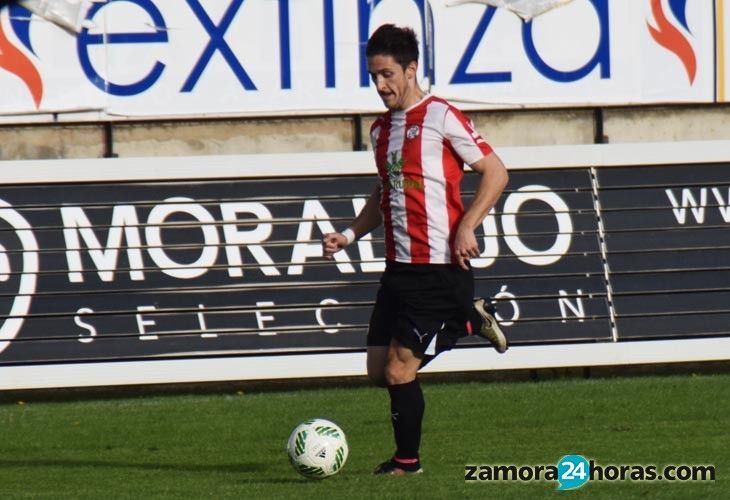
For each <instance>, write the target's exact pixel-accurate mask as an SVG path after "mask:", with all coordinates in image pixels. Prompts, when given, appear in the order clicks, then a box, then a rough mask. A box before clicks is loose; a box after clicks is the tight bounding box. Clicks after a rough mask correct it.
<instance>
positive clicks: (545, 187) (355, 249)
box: [0, 141, 730, 389]
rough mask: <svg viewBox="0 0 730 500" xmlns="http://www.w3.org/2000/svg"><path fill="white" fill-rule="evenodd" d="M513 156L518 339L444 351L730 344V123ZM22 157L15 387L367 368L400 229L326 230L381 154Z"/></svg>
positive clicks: (510, 286) (7, 253)
mask: <svg viewBox="0 0 730 500" xmlns="http://www.w3.org/2000/svg"><path fill="white" fill-rule="evenodd" d="M499 154H500V155H501V156H502V157H503V159H504V160H505V163H506V164H507V165H508V167H509V169H510V183H509V185H508V187H507V189H506V191H505V193H504V194H503V196H502V197H501V199H500V200H499V202H498V203H497V206H496V210H495V211H493V212H492V213H491V214H490V215H489V216H488V217H487V219H486V220H485V221H484V224H483V225H482V226H483V227H482V229H481V231H479V234H478V236H479V239H480V247H481V249H482V254H481V256H480V257H479V258H477V259H474V260H473V261H472V264H473V267H474V269H475V275H476V289H477V294H478V295H481V296H490V297H494V299H495V300H496V305H497V311H498V315H499V319H500V320H501V322H502V325H503V328H504V330H505V332H506V334H507V335H508V337H509V338H510V340H511V342H512V347H511V349H510V350H509V351H508V352H507V353H506V354H504V355H498V354H496V353H495V352H494V351H493V350H492V349H491V348H490V347H488V346H487V345H486V344H484V343H483V342H482V341H481V340H480V339H465V340H464V341H463V343H462V344H460V347H459V348H458V349H456V350H455V351H454V352H452V353H449V354H448V355H444V356H441V357H440V358H439V359H437V360H436V361H435V362H434V363H432V364H431V365H430V366H429V367H428V370H429V371H469V370H502V369H527V368H545V367H568V366H598V365H622V364H636V363H642V364H643V363H666V362H682V361H693V362H694V361H705V360H724V359H730V308H729V307H728V303H730V300H728V298H730V285H729V284H730V265H729V264H728V262H730V261H729V260H728V259H727V255H729V253H728V251H729V250H730V233H728V231H727V226H728V223H730V169H728V166H729V164H730V141H704V142H686V143H654V144H612V145H583V146H552V147H524V148H504V149H500V150H499ZM3 167H4V168H3V172H4V178H5V182H4V185H3V187H2V188H0V283H2V290H3V292H2V294H1V296H0V307H2V325H1V326H0V389H31V388H53V387H73V386H103V385H127V384H145V383H156V384H157V383H178V382H206V381H225V380H246V379H278V378H282V379H283V378H302V377H322V376H344V375H362V374H364V371H365V363H364V352H363V344H364V337H365V333H366V328H367V321H368V317H369V311H370V308H371V306H372V303H373V299H374V296H375V292H376V290H377V286H378V278H379V274H380V272H381V271H382V269H383V267H384V261H383V257H382V255H383V245H382V239H383V234H382V230H378V231H375V232H374V233H373V234H372V235H369V236H368V237H366V238H363V239H362V240H361V241H359V242H358V243H356V244H353V245H351V246H350V247H348V248H347V249H346V250H345V251H343V252H340V253H339V254H337V259H336V260H333V261H327V260H324V259H322V257H321V247H320V243H319V241H320V238H321V235H322V233H324V232H328V231H332V230H334V229H342V228H344V227H345V226H346V224H347V223H348V222H349V221H350V220H351V219H352V217H353V216H354V215H355V214H356V213H357V212H358V211H359V210H360V209H361V207H362V206H363V204H364V203H365V200H366V198H367V196H368V195H369V194H370V193H371V192H372V190H373V189H374V186H375V182H376V179H375V175H374V165H373V159H372V155H371V153H367V152H356V153H323V154H297V155H248V156H214V157H181V158H134V159H132V158H130V159H104V160H101V159H92V160H54V161H27V162H4V165H3ZM476 180H477V177H476V174H473V173H470V174H467V175H466V176H465V180H464V183H463V190H464V193H465V196H466V197H467V198H469V196H471V195H472V194H473V191H474V187H475V183H476Z"/></svg>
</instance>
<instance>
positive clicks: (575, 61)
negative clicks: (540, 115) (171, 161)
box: [0, 0, 730, 117]
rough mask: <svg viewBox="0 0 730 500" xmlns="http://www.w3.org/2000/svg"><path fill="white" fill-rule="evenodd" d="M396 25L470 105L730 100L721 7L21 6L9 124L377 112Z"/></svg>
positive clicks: (10, 19)
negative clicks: (79, 117)
mask: <svg viewBox="0 0 730 500" xmlns="http://www.w3.org/2000/svg"><path fill="white" fill-rule="evenodd" d="M386 22H393V23H396V24H399V25H409V26H412V27H413V28H414V29H415V31H416V33H417V35H418V36H419V39H420V41H421V58H420V64H419V66H420V68H419V76H420V81H421V84H422V85H423V86H424V88H429V89H430V90H431V91H432V92H433V93H435V94H437V95H440V96H442V97H445V98H447V99H451V100H453V101H455V102H458V103H460V104H461V106H462V107H465V108H472V109H480V108H482V109H484V108H499V107H509V106H514V105H520V106H523V105H527V106H550V105H578V106H580V105H586V106H589V105H603V104H636V103H639V104H640V103H660V102H666V103H673V102H721V101H725V100H726V96H727V95H728V83H727V78H726V68H727V67H728V54H730V50H728V44H730V42H729V40H730V36H726V35H725V26H726V25H727V22H728V13H727V9H724V0H708V1H704V2H699V1H696V2H689V1H687V0H680V1H668V0H611V1H610V2H609V1H608V0H574V1H573V2H570V3H568V4H567V5H565V6H563V7H560V8H557V9H554V10H551V11H549V12H547V13H545V14H542V15H540V16H538V17H536V18H535V19H533V20H532V21H530V22H524V21H523V20H522V19H521V18H519V17H517V16H516V15H515V14H513V13H512V12H509V11H507V10H504V9H497V8H495V7H489V6H486V5H484V4H483V3H480V2H477V1H475V2H470V3H460V4H459V5H455V6H447V2H446V1H445V0H430V1H429V0H338V1H336V2H335V1H334V0H220V1H206V0H107V1H97V2H94V3H93V4H91V8H90V9H88V11H87V12H86V15H85V21H84V22H83V23H82V25H83V28H82V29H80V31H79V32H78V33H76V32H70V31H68V30H67V29H64V28H62V27H60V26H57V25H56V24H53V23H52V22H50V21H47V20H45V19H42V18H40V17H39V16H37V15H35V14H33V15H31V13H30V12H29V11H28V10H26V9H24V8H23V7H21V6H19V5H18V4H16V3H13V2H11V3H10V5H9V6H8V5H6V6H5V7H2V8H0V54H2V56H0V89H1V92H0V113H4V114H19V113H23V114H27V113H43V112H63V111H79V110H98V111H100V112H101V116H105V115H106V116H112V115H121V116H138V117H139V116H142V117H143V116H150V117H151V116H155V117H160V116H175V115H178V116H180V115H185V116H199V115H206V116H210V115H224V114H238V115H244V114H250V115H262V114H297V113H343V112H377V111H380V110H381V109H382V103H381V102H380V100H379V98H378V96H377V93H376V92H375V90H374V89H373V87H372V84H371V82H370V76H369V74H368V72H367V61H366V59H365V44H366V42H367V39H368V37H369V35H370V34H371V33H372V32H373V31H374V30H375V29H376V28H377V27H378V26H379V25H381V24H383V23H386ZM97 116H98V115H97Z"/></svg>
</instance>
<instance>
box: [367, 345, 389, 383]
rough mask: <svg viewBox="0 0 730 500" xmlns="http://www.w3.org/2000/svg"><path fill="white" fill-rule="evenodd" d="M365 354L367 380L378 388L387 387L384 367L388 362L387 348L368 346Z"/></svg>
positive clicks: (383, 346)
mask: <svg viewBox="0 0 730 500" xmlns="http://www.w3.org/2000/svg"><path fill="white" fill-rule="evenodd" d="M367 352H368V353H367V368H368V378H369V379H370V381H371V382H372V383H373V384H375V385H376V386H378V387H387V386H388V383H387V381H386V379H385V366H386V364H387V362H388V346H385V345H369V346H368V351H367Z"/></svg>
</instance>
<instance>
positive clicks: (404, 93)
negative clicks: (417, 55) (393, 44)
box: [368, 55, 418, 111]
mask: <svg viewBox="0 0 730 500" xmlns="http://www.w3.org/2000/svg"><path fill="white" fill-rule="evenodd" d="M368 73H370V78H371V79H372V81H373V83H374V84H375V88H376V89H377V90H378V95H380V98H381V99H382V100H383V104H385V107H386V108H388V109H390V110H392V111H397V110H402V109H406V108H407V107H409V106H410V105H411V104H413V103H414V102H415V101H414V102H411V101H413V99H414V90H413V89H414V88H415V87H416V85H415V77H416V64H415V63H411V64H409V65H408V66H407V67H406V69H405V70H404V69H403V67H402V66H401V65H400V64H398V63H397V62H396V60H395V59H393V56H384V55H375V56H372V57H368ZM417 100H418V99H417V98H416V101H417Z"/></svg>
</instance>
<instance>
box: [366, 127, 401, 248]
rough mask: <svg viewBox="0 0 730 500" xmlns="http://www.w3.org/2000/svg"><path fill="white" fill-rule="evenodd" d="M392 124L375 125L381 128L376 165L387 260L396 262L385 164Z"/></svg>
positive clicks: (377, 144) (376, 143)
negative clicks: (378, 176)
mask: <svg viewBox="0 0 730 500" xmlns="http://www.w3.org/2000/svg"><path fill="white" fill-rule="evenodd" d="M390 124H391V121H390V120H389V119H379V120H378V121H376V122H375V123H374V124H373V128H372V129H371V132H372V130H374V129H375V126H376V125H378V126H380V132H379V133H378V138H377V140H376V141H375V165H376V166H377V167H378V173H379V174H380V186H381V189H380V211H381V212H382V214H383V228H384V230H385V258H386V259H388V260H395V238H394V237H393V220H392V218H391V213H390V189H387V188H386V186H388V185H389V184H388V182H389V180H388V170H387V169H386V168H385V164H386V163H387V162H388V141H389V140H390Z"/></svg>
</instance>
